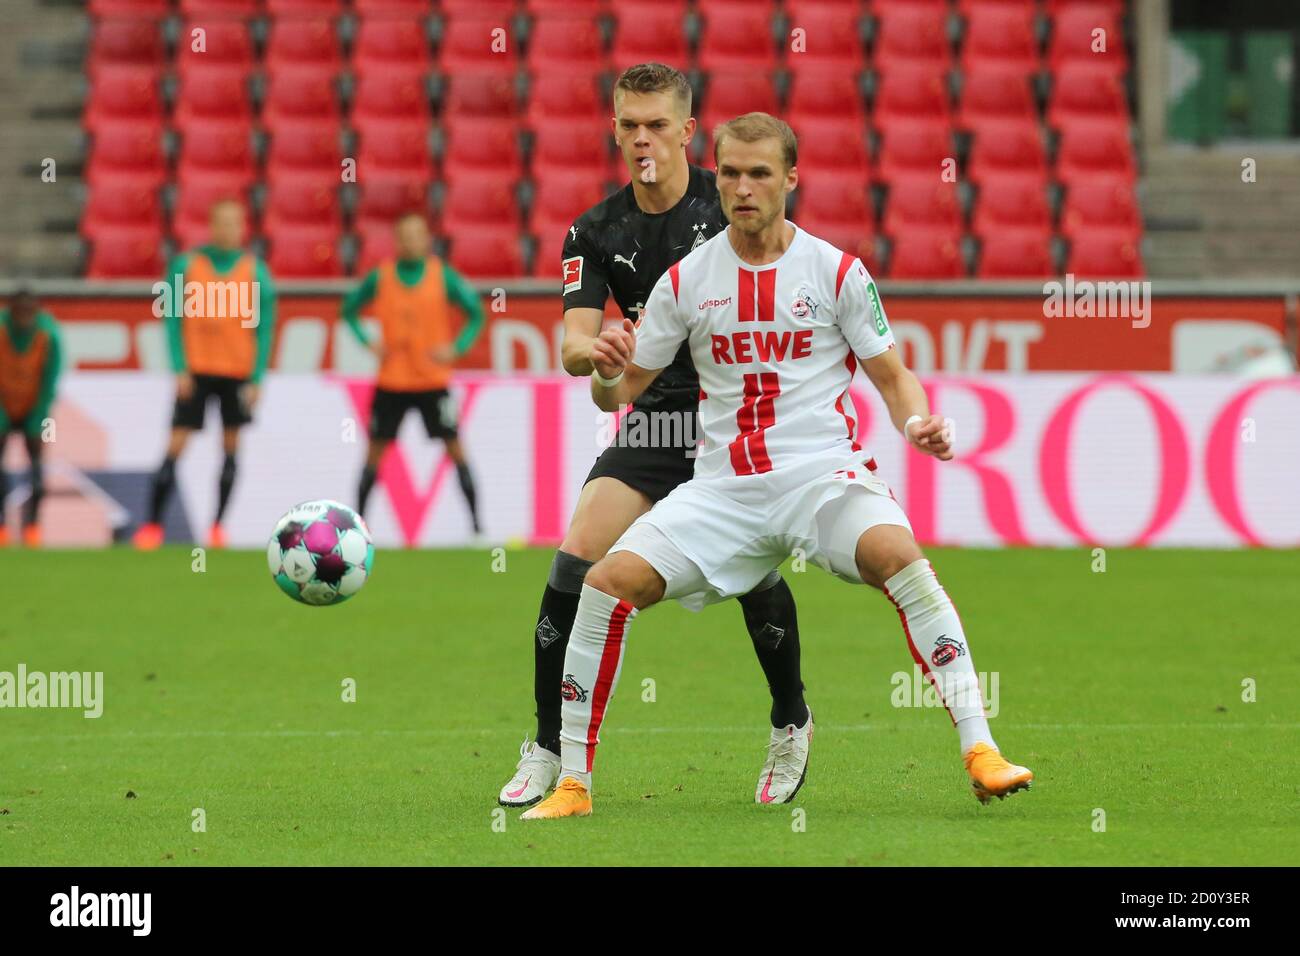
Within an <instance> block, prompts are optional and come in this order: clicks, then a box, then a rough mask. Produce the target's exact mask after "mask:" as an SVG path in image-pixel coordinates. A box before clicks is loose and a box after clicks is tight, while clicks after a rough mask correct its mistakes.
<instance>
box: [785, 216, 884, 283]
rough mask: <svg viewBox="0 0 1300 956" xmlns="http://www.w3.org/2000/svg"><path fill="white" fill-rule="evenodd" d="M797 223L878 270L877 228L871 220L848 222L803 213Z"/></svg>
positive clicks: (869, 267) (806, 230) (871, 268)
mask: <svg viewBox="0 0 1300 956" xmlns="http://www.w3.org/2000/svg"><path fill="white" fill-rule="evenodd" d="M796 225H798V226H799V228H800V229H803V230H804V231H805V232H808V233H811V234H812V235H814V236H816V237H817V238H818V239H824V240H826V241H827V242H829V243H830V244H831V245H832V246H834V247H835V248H836V249H839V250H840V251H841V252H847V253H849V255H853V256H857V257H858V258H859V259H861V260H862V264H863V265H865V266H866V267H867V268H868V269H869V270H871V271H872V272H875V271H876V268H877V249H876V229H875V226H874V225H873V224H872V223H871V222H870V221H865V220H864V221H863V222H861V223H856V224H855V223H847V224H846V223H843V222H839V221H836V220H821V219H818V218H817V217H815V216H805V215H803V214H802V213H801V214H800V215H799V218H798V219H797V220H796Z"/></svg>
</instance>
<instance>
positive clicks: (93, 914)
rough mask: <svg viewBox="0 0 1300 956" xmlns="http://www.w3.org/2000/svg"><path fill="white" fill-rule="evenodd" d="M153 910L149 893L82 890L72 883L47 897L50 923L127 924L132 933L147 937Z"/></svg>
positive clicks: (67, 924) (75, 924)
mask: <svg viewBox="0 0 1300 956" xmlns="http://www.w3.org/2000/svg"><path fill="white" fill-rule="evenodd" d="M152 913H153V894H152V893H83V892H81V888H80V887H78V886H73V887H72V889H71V891H70V892H67V893H55V894H54V895H53V896H51V897H50V925H51V926H72V927H75V926H94V927H99V926H126V927H130V929H131V934H132V935H133V936H148V935H149V930H150V928H151V926H152V922H153V920H152Z"/></svg>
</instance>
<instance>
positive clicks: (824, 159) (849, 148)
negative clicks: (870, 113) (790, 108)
mask: <svg viewBox="0 0 1300 956" xmlns="http://www.w3.org/2000/svg"><path fill="white" fill-rule="evenodd" d="M794 131H795V134H796V135H797V136H798V137H799V163H798V165H799V168H800V170H813V169H817V170H821V169H830V170H835V169H839V170H845V171H850V172H853V173H855V174H856V175H858V176H859V177H860V178H862V179H866V178H867V176H868V173H869V170H870V163H869V161H868V159H867V145H866V143H867V139H866V130H865V129H864V128H863V127H861V126H856V125H854V124H852V123H848V122H845V121H843V120H836V119H818V118H812V117H808V118H804V119H800V120H799V124H798V125H797V126H795V127H794Z"/></svg>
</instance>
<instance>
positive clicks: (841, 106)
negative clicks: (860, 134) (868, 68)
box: [786, 67, 866, 127]
mask: <svg viewBox="0 0 1300 956" xmlns="http://www.w3.org/2000/svg"><path fill="white" fill-rule="evenodd" d="M865 115H866V110H865V107H864V106H863V101H862V92H861V89H860V88H859V87H858V81H857V78H856V77H854V76H853V75H851V74H848V73H844V72H843V71H841V70H838V69H836V68H835V67H808V68H805V69H802V70H800V71H798V72H797V73H792V74H791V77H790V99H789V104H788V106H787V107H786V117H787V122H789V123H790V125H791V126H796V127H797V126H798V125H799V121H800V120H801V119H812V118H823V119H825V118H835V119H839V120H840V121H841V122H845V123H847V122H852V123H854V124H855V125H858V126H861V125H862V124H863V122H864V117H865Z"/></svg>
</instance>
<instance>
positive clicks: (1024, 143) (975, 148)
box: [967, 120, 1047, 185]
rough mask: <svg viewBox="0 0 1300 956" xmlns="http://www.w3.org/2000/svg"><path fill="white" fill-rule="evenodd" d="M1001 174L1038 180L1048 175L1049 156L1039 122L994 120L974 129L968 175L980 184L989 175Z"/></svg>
mask: <svg viewBox="0 0 1300 956" xmlns="http://www.w3.org/2000/svg"><path fill="white" fill-rule="evenodd" d="M1001 173H1011V174H1015V175H1019V176H1022V177H1024V178H1026V179H1033V180H1036V181H1042V180H1043V179H1045V178H1046V177H1047V157H1046V154H1045V152H1044V150H1043V137H1042V133H1041V132H1040V131H1039V128H1038V124H1037V123H1036V122H1032V121H1030V122H1016V121H1010V120H1008V121H998V122H992V121H990V122H987V123H981V124H980V125H979V126H978V127H977V128H976V129H975V130H974V138H973V140H972V143H971V151H970V161H969V165H968V168H967V176H968V177H969V178H970V180H971V181H972V182H974V183H975V184H976V185H978V184H980V183H981V182H983V181H984V179H985V178H986V177H987V176H989V175H998V174H1001Z"/></svg>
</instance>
